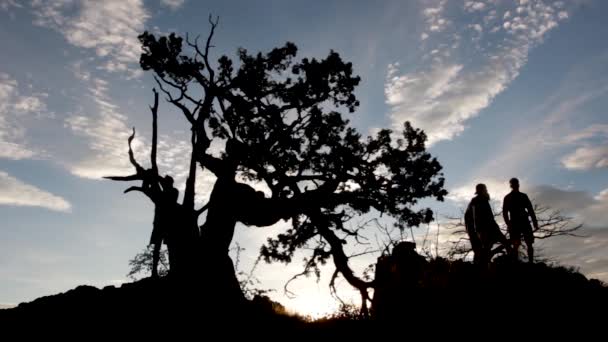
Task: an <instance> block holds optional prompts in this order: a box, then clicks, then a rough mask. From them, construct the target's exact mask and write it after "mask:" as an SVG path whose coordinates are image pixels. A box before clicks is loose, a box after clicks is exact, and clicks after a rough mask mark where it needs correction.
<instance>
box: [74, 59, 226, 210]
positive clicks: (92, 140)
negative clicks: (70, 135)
mask: <svg viewBox="0 0 608 342" xmlns="http://www.w3.org/2000/svg"><path fill="white" fill-rule="evenodd" d="M73 71H74V72H75V74H76V76H77V78H79V79H81V80H82V81H83V82H85V84H88V85H89V86H88V97H89V98H90V99H91V100H92V102H93V104H94V107H93V109H92V111H91V112H88V113H80V114H78V115H72V116H70V117H68V118H67V119H66V120H65V126H66V127H67V128H68V129H70V130H71V131H73V132H74V133H76V134H77V135H79V136H81V137H82V138H84V139H85V142H86V148H85V150H86V153H85V154H84V155H83V157H81V158H79V159H77V160H72V161H69V162H67V163H66V164H67V167H68V169H69V171H70V172H71V173H72V174H74V175H76V176H78V177H83V178H89V179H101V178H102V177H104V176H114V175H129V174H132V173H133V172H134V169H133V166H132V165H131V164H130V162H129V159H128V154H127V151H128V145H127V140H128V137H129V135H130V134H131V127H129V124H128V122H129V118H128V116H127V115H126V114H124V113H123V111H122V110H121V108H120V106H118V105H116V104H114V103H113V101H112V99H111V98H110V96H109V94H108V90H109V89H108V86H109V85H108V82H107V81H105V80H103V79H100V78H95V77H92V76H91V75H90V74H89V73H86V72H84V71H82V70H81V69H80V68H78V66H77V65H76V66H75V67H74V69H73ZM162 107H163V106H162V104H161V109H160V110H161V111H162V110H163V108H162ZM141 131H142V130H140V131H139V132H141ZM149 144H150V140H149V139H147V138H146V137H144V136H142V135H141V133H140V134H138V135H137V136H136V138H135V139H134V140H133V144H132V146H133V150H134V154H135V156H136V158H137V160H138V162H139V163H140V164H142V165H143V166H144V167H149V165H150V161H149V158H150V157H149V153H150V150H149V149H150V145H149ZM219 148H220V147H219V146H215V145H214V146H212V149H219ZM190 151H191V146H190V141H189V132H174V133H173V134H170V135H169V134H160V135H159V141H158V165H159V168H160V171H161V173H167V174H170V175H171V176H172V177H173V178H174V179H175V182H176V185H177V186H178V187H180V188H181V189H183V188H184V186H185V185H184V184H185V181H186V178H187V177H188V167H189V165H190ZM197 179H198V182H197V202H198V203H201V202H204V201H206V199H207V198H208V197H209V193H210V190H211V188H212V185H213V183H214V180H215V176H213V175H212V174H211V173H210V172H208V171H200V170H199V171H198V176H197Z"/></svg>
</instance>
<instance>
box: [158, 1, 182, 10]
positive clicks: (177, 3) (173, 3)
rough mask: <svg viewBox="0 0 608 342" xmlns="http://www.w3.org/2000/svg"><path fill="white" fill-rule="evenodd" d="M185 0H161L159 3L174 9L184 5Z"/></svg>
mask: <svg viewBox="0 0 608 342" xmlns="http://www.w3.org/2000/svg"><path fill="white" fill-rule="evenodd" d="M185 2H186V0H161V1H160V3H161V4H162V5H164V6H167V7H169V8H170V9H172V10H176V9H178V8H180V7H182V6H183V5H184V3H185Z"/></svg>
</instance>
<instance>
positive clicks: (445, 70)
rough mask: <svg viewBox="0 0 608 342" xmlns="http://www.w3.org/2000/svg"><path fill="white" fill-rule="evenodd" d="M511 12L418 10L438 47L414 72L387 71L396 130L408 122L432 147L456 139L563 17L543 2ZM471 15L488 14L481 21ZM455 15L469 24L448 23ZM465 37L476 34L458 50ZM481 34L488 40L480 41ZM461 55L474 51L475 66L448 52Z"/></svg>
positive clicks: (440, 6)
mask: <svg viewBox="0 0 608 342" xmlns="http://www.w3.org/2000/svg"><path fill="white" fill-rule="evenodd" d="M511 7H512V8H511V12H513V13H514V14H513V15H511V14H509V15H507V13H508V12H505V14H503V16H499V15H498V13H497V10H498V9H500V10H501V11H505V9H504V8H502V7H500V8H498V7H497V6H496V4H495V3H492V2H488V3H485V4H484V3H481V2H474V1H467V2H466V3H465V7H464V8H456V9H454V8H449V9H450V10H451V11H450V12H449V13H448V4H447V2H445V1H440V2H438V3H437V4H436V5H435V6H431V7H427V8H424V9H423V10H422V15H423V17H424V18H425V22H426V25H427V28H428V31H427V32H429V33H433V32H437V34H439V36H438V37H437V38H436V40H438V43H437V45H436V46H429V47H428V50H429V54H428V55H427V56H429V57H430V58H431V63H430V64H429V65H428V66H426V67H423V68H421V69H419V70H418V71H412V72H408V73H400V72H399V65H398V64H397V63H395V64H391V65H389V67H388V76H387V79H386V83H385V95H386V102H387V104H388V105H389V106H390V109H391V111H390V117H391V119H392V121H393V124H394V127H396V128H397V127H400V126H401V125H402V122H403V121H405V120H409V121H411V122H412V123H413V124H414V125H415V126H417V127H420V128H423V129H424V130H425V131H426V132H427V134H428V136H429V143H430V144H434V143H436V142H438V141H441V140H450V139H453V138H454V137H456V136H458V135H459V134H461V133H462V132H463V131H464V130H465V128H466V122H467V121H468V120H470V119H471V118H474V117H476V116H477V115H478V114H479V113H480V112H481V111H482V110H483V109H485V108H487V107H488V106H489V105H490V103H491V101H492V100H493V99H494V98H495V97H496V96H497V95H498V94H500V93H501V92H502V91H504V90H505V89H506V88H507V87H508V86H509V84H510V83H511V82H512V81H513V80H514V79H515V78H516V77H517V76H518V75H519V72H520V70H521V68H522V67H523V66H524V65H525V64H526V62H527V58H528V54H529V53H530V51H531V49H532V48H534V47H535V46H536V45H538V44H540V43H541V42H542V40H543V38H544V37H545V35H546V34H547V32H549V31H550V30H551V29H553V28H555V27H557V25H558V22H559V20H560V18H561V19H564V18H565V17H566V16H564V15H561V16H560V15H559V12H560V11H558V8H557V5H555V4H545V3H544V2H541V1H529V2H527V3H520V4H519V5H518V6H514V7H513V6H511ZM561 11H563V12H565V10H563V9H562V10H561ZM469 12H483V13H486V14H484V16H483V17H482V18H479V17H478V16H473V15H472V14H469ZM566 13H567V12H566ZM459 15H460V16H465V17H466V18H467V19H470V20H469V21H468V22H467V24H462V25H460V26H458V24H457V21H456V20H452V19H448V18H451V17H450V16H454V17H457V16H459ZM499 18H504V19H499ZM460 21H462V20H460ZM460 21H458V22H460ZM467 30H468V31H467ZM443 31H445V32H443ZM467 32H469V33H468V34H470V35H472V34H474V35H473V36H472V38H471V43H470V44H469V43H467V44H461V41H462V37H463V36H465V35H466V34H467ZM482 32H490V33H489V35H490V36H489V37H486V36H484V37H483V38H481V37H480V36H479V35H480V34H481V33H482ZM425 34H426V33H425ZM497 41H499V42H500V43H496V42H497ZM459 49H462V50H464V49H473V50H474V51H476V54H477V57H476V58H475V62H474V63H473V62H468V61H463V60H460V59H458V57H452V56H458V55H462V53H461V54H457V53H452V52H450V51H452V50H456V51H461V50H459Z"/></svg>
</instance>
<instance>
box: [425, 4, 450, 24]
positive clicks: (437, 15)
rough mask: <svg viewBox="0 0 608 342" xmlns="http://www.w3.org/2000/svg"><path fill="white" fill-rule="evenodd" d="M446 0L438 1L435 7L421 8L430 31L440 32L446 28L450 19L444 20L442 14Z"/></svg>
mask: <svg viewBox="0 0 608 342" xmlns="http://www.w3.org/2000/svg"><path fill="white" fill-rule="evenodd" d="M445 4H446V1H445V0H442V1H440V2H439V3H438V4H437V6H436V7H428V8H425V9H424V10H422V14H423V16H424V17H425V20H426V23H427V25H428V29H429V31H431V32H441V31H443V30H445V29H446V27H447V25H448V24H450V21H448V20H446V19H445V17H444V16H443V11H444V8H445Z"/></svg>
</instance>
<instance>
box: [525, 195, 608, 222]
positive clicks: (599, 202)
mask: <svg viewBox="0 0 608 342" xmlns="http://www.w3.org/2000/svg"><path fill="white" fill-rule="evenodd" d="M529 195H530V197H531V198H534V199H535V200H536V201H537V202H538V203H539V204H542V205H545V206H549V207H551V208H553V209H556V210H560V211H561V212H563V213H564V214H566V215H571V216H573V217H574V218H575V219H576V220H578V221H580V222H584V224H585V226H587V227H592V228H607V227H608V216H606V211H608V189H604V190H602V191H600V192H598V194H597V195H595V196H594V195H592V194H590V193H588V192H585V191H574V190H563V189H559V188H556V187H553V186H548V185H543V186H536V187H533V188H532V189H531V190H530V193H529Z"/></svg>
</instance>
